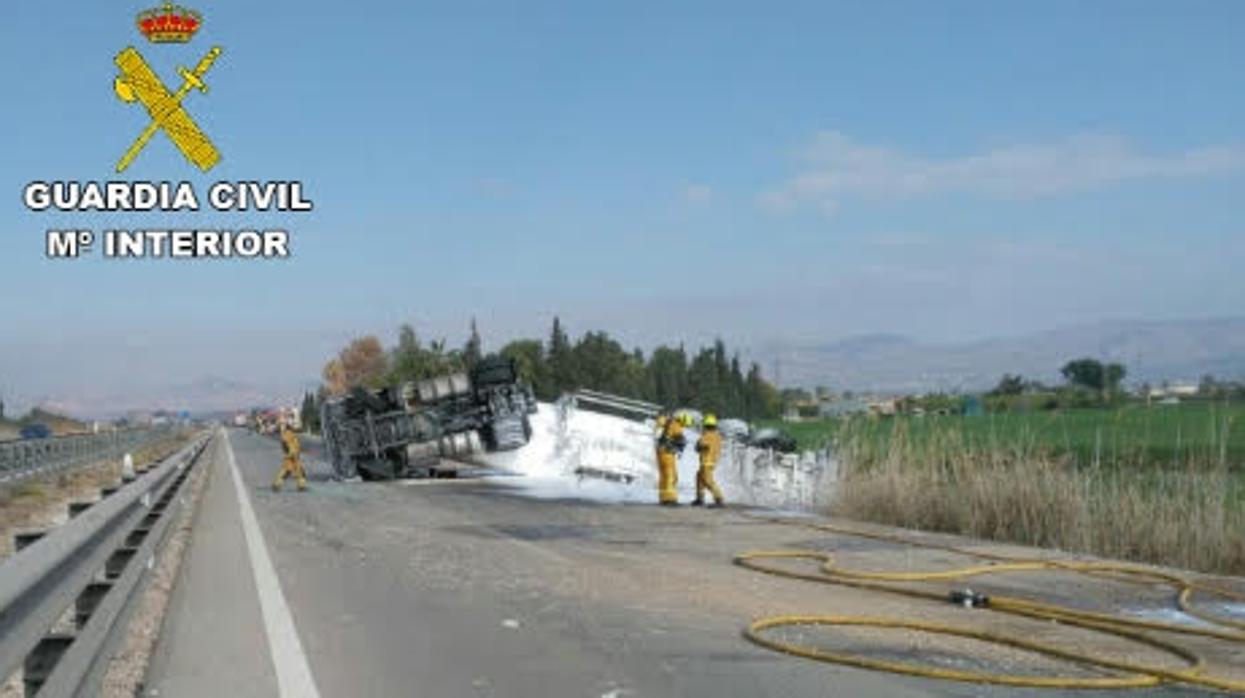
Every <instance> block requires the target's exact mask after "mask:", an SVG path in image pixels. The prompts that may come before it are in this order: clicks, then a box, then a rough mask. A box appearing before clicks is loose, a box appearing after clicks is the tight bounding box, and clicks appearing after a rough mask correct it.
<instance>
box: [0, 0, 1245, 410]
mask: <svg viewBox="0 0 1245 698" xmlns="http://www.w3.org/2000/svg"><path fill="white" fill-rule="evenodd" d="M671 5H675V6H674V7H671ZM192 6H193V7H195V8H196V9H198V10H200V11H201V12H202V13H203V14H204V16H205V26H204V29H203V31H202V32H200V35H199V36H198V37H197V38H196V39H195V41H194V42H192V43H191V44H189V45H187V46H178V47H167V46H165V47H162V46H151V45H148V44H146V42H145V40H143V39H142V38H141V37H140V36H139V35H138V34H137V32H135V31H134V29H133V23H132V21H133V16H134V14H135V13H137V12H138V11H139V10H141V9H144V8H146V7H148V5H147V4H144V3H118V2H107V3H101V2H62V3H50V4H49V3H20V4H13V5H11V6H10V7H8V8H6V9H5V10H4V11H3V22H0V58H2V59H3V60H0V77H2V78H3V82H2V83H0V84H3V85H5V90H6V95H5V99H4V104H3V109H2V110H0V130H2V131H3V133H5V134H6V135H7V138H6V139H5V143H4V157H3V158H2V159H0V192H3V193H4V196H3V198H0V201H3V202H5V203H2V204H0V314H3V316H4V317H5V325H4V326H5V327H6V331H5V339H4V340H3V341H0V391H4V392H7V393H8V394H10V395H12V396H14V397H16V398H17V399H18V400H19V401H21V400H24V401H27V402H30V401H38V400H44V399H52V400H56V401H59V402H61V403H64V404H80V405H83V406H85V407H88V408H92V409H93V408H95V407H97V406H99V405H101V404H103V403H108V402H110V401H112V402H117V403H119V402H124V401H125V400H127V399H131V400H136V399H138V398H140V397H142V398H146V397H152V396H156V397H167V396H169V395H171V394H173V393H175V392H176V389H177V386H183V385H185V384H188V383H194V382H195V381H199V380H201V379H203V378H204V377H208V376H220V377H225V378H230V379H235V380H238V381H240V382H243V383H246V384H249V385H254V386H256V387H257V389H259V390H262V391H267V392H269V393H274V394H275V393H280V392H282V391H285V392H291V391H295V390H297V388H298V386H300V385H302V384H303V383H305V382H307V381H309V380H314V379H315V378H316V376H317V374H318V370H319V366H320V364H321V363H322V362H323V360H324V359H325V358H326V356H327V354H329V353H330V352H332V351H333V350H334V349H335V348H336V347H337V346H338V345H339V344H341V343H342V342H343V341H344V340H345V339H346V338H347V337H349V336H351V335H355V334H362V333H367V332H376V333H380V334H382V335H384V336H389V335H391V334H392V333H393V332H394V331H395V329H396V327H397V325H398V324H399V323H401V322H412V323H413V324H415V325H416V327H417V329H418V330H419V331H420V332H421V334H423V335H425V336H431V337H439V336H448V337H449V338H450V340H451V341H454V342H457V341H460V340H461V339H462V338H463V335H464V334H465V332H466V326H467V321H468V318H469V317H470V316H471V315H476V316H478V317H479V319H480V324H481V327H482V329H483V330H484V332H485V335H486V340H487V341H488V342H490V343H491V344H493V346H498V345H500V343H501V342H503V341H505V340H506V339H508V338H511V337H513V336H516V335H543V334H544V333H545V332H546V331H547V328H548V324H549V322H550V319H551V318H552V316H553V315H554V314H555V313H559V314H561V315H562V316H563V317H564V319H566V320H567V321H568V324H569V325H570V327H571V329H572V330H573V331H575V332H579V331H584V330H588V329H595V328H601V329H608V330H610V331H611V332H613V333H615V334H618V335H620V336H621V337H623V338H624V340H625V341H626V342H628V343H634V344H639V345H641V346H650V345H652V344H653V343H657V342H677V341H680V340H685V341H688V342H690V343H696V342H698V341H704V340H707V339H709V338H711V337H713V336H714V335H722V336H725V337H727V338H728V339H730V340H731V341H733V342H735V343H736V344H738V345H740V346H741V347H742V348H744V349H745V351H749V352H762V351H763V350H764V347H766V346H769V345H772V344H774V343H816V342H824V341H827V340H832V339H835V338H841V337H845V336H850V335H853V334H857V333H863V332H879V331H885V332H898V333H903V334H909V335H913V336H916V337H920V338H924V339H928V340H933V341H955V340H962V339H973V338H979V337H986V336H992V335H999V334H1015V333H1022V332H1027V331H1031V330H1037V329H1045V328H1049V327H1054V326H1058V325H1064V324H1070V323H1080V322H1093V321H1096V320H1100V319H1105V318H1121V317H1124V318H1146V319H1151V318H1185V317H1204V316H1214V315H1227V314H1237V313H1239V311H1240V308H1241V307H1242V301H1245V275H1242V274H1241V272H1240V266H1241V262H1242V261H1243V260H1245V221H1243V220H1242V215H1241V214H1242V211H1243V206H1242V203H1241V194H1242V192H1243V191H1245V90H1242V89H1241V86H1242V82H1241V76H1242V75H1245V47H1243V46H1242V42H1240V37H1241V36H1242V35H1245V5H1242V4H1240V3H1235V2H1227V1H1224V2H1194V1H1191V2H1182V3H1170V2H1169V3H1158V2H1140V1H1130V2H1096V3H1083V2H1045V3H1025V4H1022V3H991V2H946V3H926V2H911V3H904V2H888V3H868V2H852V3H845V2H842V3H841V2H807V3H778V4H773V3H770V4H766V5H762V4H761V3H737V2H729V1H725V2H724V1H721V0H719V1H716V2H682V3H644V2H629V3H602V2H565V3H542V2H522V3H519V2H513V3H480V2H456V3H444V4H430V3H419V2H388V1H385V0H381V1H378V2H371V3H367V4H366V5H360V4H358V3H344V2H324V1H323V0H304V1H302V2H289V1H287V0H272V1H269V2H263V3H237V2H233V3H222V2H201V3H198V4H192ZM49 27H56V29H55V34H54V35H52V34H50V31H51V30H49ZM131 44H132V45H135V46H136V47H138V48H139V49H140V50H141V51H142V52H143V53H144V55H145V56H147V58H148V59H149V60H150V61H151V62H152V64H153V66H155V67H156V70H157V72H158V73H159V74H160V75H161V76H162V77H163V78H164V79H165V80H166V82H172V76H174V75H175V72H174V68H175V66H176V65H177V64H179V63H182V64H191V65H192V64H193V63H194V62H195V61H196V60H197V59H198V57H199V56H201V55H202V54H203V53H204V52H205V51H206V50H207V48H208V47H210V46H212V45H220V46H222V47H223V48H224V54H223V56H222V57H221V59H220V60H219V61H218V62H217V64H216V65H215V67H214V68H213V69H212V71H211V72H210V73H209V74H208V76H207V81H208V83H209V85H210V86H211V88H212V89H211V92H210V93H209V94H207V95H200V94H198V93H195V94H192V95H191V96H190V97H188V98H187V102H186V104H187V107H188V109H189V111H190V113H191V114H192V115H194V117H195V118H196V119H197V120H198V122H199V123H200V124H201V126H202V127H203V128H204V130H205V131H206V132H207V133H208V134H209V135H210V136H211V137H212V139H213V140H214V141H215V142H216V144H217V145H218V146H219V147H220V149H221V151H222V153H223V154H224V161H223V162H222V163H221V165H220V166H219V167H217V168H216V169H215V170H214V171H213V172H212V173H211V174H210V175H209V176H206V177H205V176H201V175H199V174H198V173H197V172H196V171H194V170H193V169H192V168H190V167H189V166H187V165H186V164H185V163H184V162H183V161H182V160H181V158H180V156H179V155H177V154H176V152H175V151H174V150H173V148H172V147H171V146H170V145H169V144H168V142H167V141H166V140H165V139H164V138H163V136H160V137H157V139H156V140H155V141H154V142H153V143H152V145H151V146H149V147H148V149H147V150H146V151H145V152H144V153H143V154H142V155H141V156H140V157H139V159H138V160H137V162H136V163H135V165H134V166H133V167H132V168H131V169H130V170H129V171H128V172H127V173H126V177H127V178H129V179H136V180H137V179H154V180H175V181H176V180H182V179H185V180H189V181H193V182H196V183H197V184H198V185H199V186H200V187H201V188H203V189H205V188H206V186H207V185H208V184H210V183H211V182H212V181H215V180H218V179H228V180H285V179H299V180H301V181H303V182H304V183H305V185H306V189H307V191H308V192H309V194H310V196H311V197H312V198H313V199H314V200H315V203H316V211H315V212H314V213H313V214H309V215H272V216H255V215H219V214H213V213H201V214H198V215H187V214H155V215H141V214H140V215H135V214H119V215H116V216H102V217H101V216H90V215H86V216H82V215H74V216H68V217H59V216H53V215H34V214H30V213H28V212H26V211H25V210H24V208H22V206H21V191H22V187H23V186H24V185H25V184H26V183H27V182H29V181H31V180H36V179H45V180H108V179H110V178H112V177H113V175H112V166H113V164H114V163H115V162H116V160H117V158H118V157H119V156H120V155H121V153H122V152H123V151H124V150H125V148H126V147H128V145H129V143H130V141H131V140H132V139H133V138H134V137H135V135H137V133H138V132H139V131H141V130H142V128H143V127H144V125H145V122H146V117H145V115H144V114H143V113H142V111H141V110H140V109H139V108H137V107H136V106H134V105H126V104H123V103H121V102H119V101H118V100H117V99H116V98H115V97H114V95H113V93H112V89H111V82H112V77H113V75H114V74H115V69H114V68H113V66H112V57H113V56H114V55H115V54H116V53H117V52H118V51H119V50H120V49H122V48H124V47H125V46H127V45H131ZM71 224H73V225H78V226H83V227H94V228H103V227H105V226H114V227H122V228H139V227H156V228H159V227H170V226H175V227H189V226H194V227H201V228H213V227H237V226H242V225H247V226H256V225H270V226H274V227H287V228H289V229H290V230H291V231H293V235H294V238H293V246H294V253H295V257H294V259H292V260H288V261H284V262H258V263H257V262H200V263H189V264H187V263H169V262H117V261H107V260H102V259H99V258H92V259H86V260H80V261H76V262H65V261H48V260H45V259H43V254H42V250H43V232H44V230H45V229H46V228H48V227H51V226H55V225H71Z"/></svg>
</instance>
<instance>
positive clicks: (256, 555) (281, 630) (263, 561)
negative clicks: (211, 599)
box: [221, 429, 320, 698]
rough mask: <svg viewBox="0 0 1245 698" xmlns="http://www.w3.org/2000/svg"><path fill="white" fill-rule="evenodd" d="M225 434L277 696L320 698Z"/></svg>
mask: <svg viewBox="0 0 1245 698" xmlns="http://www.w3.org/2000/svg"><path fill="white" fill-rule="evenodd" d="M221 433H223V434H224V436H225V457H226V459H227V460H228V461H229V472H230V473H231V474H232V475H233V484H234V487H235V488H236V490H237V495H238V509H239V513H240V514H241V519H242V533H243V536H244V537H245V538H246V549H247V554H248V555H249V556H250V558H251V571H252V572H254V574H255V588H256V589H257V590H258V592H259V606H260V611H261V613H262V614H263V617H264V632H265V634H266V635H267V636H268V649H269V651H270V654H271V655H272V665H273V667H272V668H273V670H274V671H275V673H276V675H277V692H278V694H279V695H280V696H281V698H319V696H320V691H319V690H318V689H317V688H316V683H315V680H314V679H312V677H311V666H310V664H308V662H307V654H306V653H305V652H303V643H302V642H301V641H300V640H299V639H298V630H297V629H296V628H295V627H294V618H293V617H292V616H291V615H290V607H289V604H288V603H286V601H285V594H283V593H282V592H281V582H280V581H279V580H278V578H277V571H276V568H275V567H273V564H272V558H271V557H270V556H269V555H268V546H267V545H265V544H264V534H263V532H262V531H260V529H259V521H258V519H256V518H255V509H254V508H253V507H252V506H251V497H250V494H249V493H248V492H247V490H246V485H245V484H244V483H243V481H242V474H241V473H239V472H238V463H237V461H236V460H235V459H234V455H233V443H232V442H230V440H229V432H228V431H227V430H224V429H222V430H221Z"/></svg>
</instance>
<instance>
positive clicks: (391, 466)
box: [320, 357, 536, 480]
mask: <svg viewBox="0 0 1245 698" xmlns="http://www.w3.org/2000/svg"><path fill="white" fill-rule="evenodd" d="M535 412H536V398H535V396H534V395H533V393H532V388H531V386H529V385H527V384H526V383H524V382H523V381H521V380H519V376H518V372H517V370H516V366H515V364H514V362H513V361H511V360H508V359H502V358H495V357H494V358H488V359H483V360H481V361H480V362H479V363H477V364H476V365H475V367H474V368H473V369H472V370H471V372H470V373H469V374H467V373H457V374H453V375H448V376H441V377H438V378H430V379H428V380H423V381H419V382H413V383H404V384H402V385H401V386H395V387H390V388H383V389H379V390H363V389H355V390H354V391H352V392H350V393H349V394H347V395H345V396H344V397H340V398H334V399H331V400H328V401H326V402H325V403H324V406H323V407H322V408H321V413H320V416H321V425H322V429H323V432H324V448H325V455H326V456H327V458H328V460H329V462H330V463H331V464H332V466H333V470H334V471H335V472H336V474H337V475H338V476H339V477H342V478H351V477H355V476H358V477H360V478H363V479H364V480H389V479H394V478H404V477H435V476H438V475H452V474H453V473H455V472H456V471H457V464H456V463H454V461H455V460H458V459H462V458H465V457H467V456H470V455H471V454H473V453H477V452H480V451H507V450H513V449H516V448H519V447H521V446H523V445H525V444H527V442H528V440H529V439H531V436H532V426H531V422H530V421H529V415H531V414H534V413H535ZM446 461H449V462H448V463H447V462H446Z"/></svg>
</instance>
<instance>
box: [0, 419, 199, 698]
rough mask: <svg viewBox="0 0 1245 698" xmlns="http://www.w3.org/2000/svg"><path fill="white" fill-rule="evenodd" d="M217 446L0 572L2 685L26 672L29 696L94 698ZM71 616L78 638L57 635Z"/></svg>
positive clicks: (151, 472)
mask: <svg viewBox="0 0 1245 698" xmlns="http://www.w3.org/2000/svg"><path fill="white" fill-rule="evenodd" d="M210 440H211V437H210V436H209V435H202V436H200V437H199V438H197V439H195V440H194V441H193V442H192V443H190V444H189V445H187V446H186V447H184V448H182V449H181V450H179V451H178V452H177V453H175V454H174V455H172V456H170V457H168V458H166V459H165V460H163V461H162V462H161V463H160V464H159V465H157V466H155V467H153V468H150V469H148V470H147V471H146V472H145V473H144V474H142V475H141V476H139V478H138V479H136V480H135V481H133V482H131V483H130V484H127V485H125V486H124V487H122V488H120V489H119V490H117V491H116V492H115V493H113V494H111V495H109V496H106V497H105V498H104V499H102V500H101V501H99V502H97V503H95V504H94V505H92V506H91V507H90V508H88V509H86V510H85V511H83V512H82V513H80V514H79V515H77V516H76V517H74V518H71V519H70V520H69V521H68V522H66V523H65V524H64V525H62V526H60V527H58V528H56V529H55V530H53V531H51V532H50V533H48V534H47V535H45V536H43V537H42V538H40V539H39V540H38V541H36V542H35V543H33V544H31V545H29V546H27V547H25V548H23V549H22V550H20V551H19V552H17V553H15V554H14V555H13V556H12V557H10V558H8V559H7V560H5V561H4V562H3V563H0V680H2V679H3V678H7V677H10V676H12V675H13V674H14V672H16V671H17V670H18V669H24V680H25V683H26V694H27V695H28V696H30V695H38V696H40V697H41V698H42V697H44V696H51V697H53V698H61V697H63V696H93V695H97V693H98V688H99V682H100V681H101V680H102V678H103V675H104V673H105V672H106V670H107V668H108V664H109V661H110V659H111V656H112V652H111V651H110V649H111V648H112V647H115V646H116V645H117V643H118V642H119V640H120V638H122V637H124V634H125V633H124V631H125V627H126V619H127V618H128V616H129V613H130V611H131V610H132V608H133V606H134V605H135V604H133V603H132V601H133V599H134V598H135V597H136V596H137V594H135V593H134V592H135V590H137V589H139V588H141V587H142V586H143V585H142V584H140V582H141V581H142V580H143V577H144V575H146V574H148V573H149V570H150V569H151V568H152V564H153V562H154V559H155V554H156V551H157V549H158V548H159V547H160V546H161V545H162V544H163V541H164V538H165V536H166V534H167V532H168V530H169V527H170V523H171V522H172V520H173V519H174V518H175V517H176V513H177V511H178V510H179V509H180V507H181V499H182V498H180V497H178V492H179V489H180V487H181V484H182V483H183V482H184V481H185V480H186V478H187V477H188V476H189V474H190V472H191V471H192V469H193V466H194V465H195V463H196V462H197V460H198V458H199V456H200V454H201V453H202V452H203V450H204V449H205V448H206V447H207V444H208V442H209V441H210ZM71 608H72V609H73V610H74V612H75V627H76V631H75V632H73V633H72V634H66V633H53V632H52V631H53V630H54V629H56V628H57V627H58V626H59V625H60V624H62V623H63V621H62V618H63V616H65V615H66V613H67V612H69V611H70V609H71Z"/></svg>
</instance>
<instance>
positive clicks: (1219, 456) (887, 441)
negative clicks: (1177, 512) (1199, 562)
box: [772, 403, 1245, 468]
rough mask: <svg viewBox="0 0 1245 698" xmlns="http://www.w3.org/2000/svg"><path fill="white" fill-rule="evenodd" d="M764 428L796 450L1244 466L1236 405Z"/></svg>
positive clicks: (1244, 430) (1243, 416)
mask: <svg viewBox="0 0 1245 698" xmlns="http://www.w3.org/2000/svg"><path fill="white" fill-rule="evenodd" d="M772 426H778V427H780V428H781V429H783V430H785V431H787V432H789V433H790V434H791V435H792V436H794V437H795V438H796V439H797V441H799V443H800V445H801V447H803V448H817V447H821V446H824V445H827V444H829V443H839V444H840V445H843V442H844V441H847V440H848V439H850V440H851V442H852V443H853V444H854V445H855V446H856V447H857V448H858V449H860V448H861V447H862V445H863V447H864V448H865V450H866V451H867V452H872V453H873V454H874V455H880V454H882V453H885V452H886V451H887V450H888V449H889V448H890V447H891V446H893V445H895V444H896V441H897V440H902V441H903V446H904V448H905V450H907V449H915V450H917V451H926V452H929V451H930V450H931V449H932V450H935V451H946V452H947V453H949V454H950V453H956V452H961V453H962V452H975V453H1016V454H1042V455H1046V456H1052V457H1055V458H1067V459H1069V460H1070V461H1071V462H1073V463H1075V464H1077V465H1082V466H1086V465H1091V466H1092V465H1106V466H1109V465H1127V466H1145V465H1148V466H1178V467H1184V466H1188V465H1215V466H1228V467H1232V468H1243V467H1245V406H1243V405H1239V404H1237V405H1224V404H1206V403H1201V404H1182V405H1153V406H1146V405H1129V406H1126V407H1121V408H1116V409H1087V410H1064V411H1051V412H1026V413H990V414H984V415H979V416H971V417H969V416H965V417H961V416H942V417H936V416H925V417H916V416H901V417H893V418H879V419H873V418H868V417H855V418H850V419H842V420H838V419H827V420H819V421H809V422H799V423H782V424H778V423H774V424H772ZM858 452H859V451H858Z"/></svg>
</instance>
